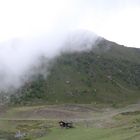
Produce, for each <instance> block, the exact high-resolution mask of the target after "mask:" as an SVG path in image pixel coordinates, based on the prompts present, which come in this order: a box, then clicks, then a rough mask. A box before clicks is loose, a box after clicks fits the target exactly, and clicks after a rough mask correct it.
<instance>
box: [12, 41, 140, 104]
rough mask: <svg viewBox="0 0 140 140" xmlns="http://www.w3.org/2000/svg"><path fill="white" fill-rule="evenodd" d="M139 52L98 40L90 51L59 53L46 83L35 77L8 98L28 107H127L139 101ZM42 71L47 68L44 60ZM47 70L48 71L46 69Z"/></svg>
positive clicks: (41, 78)
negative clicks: (41, 105)
mask: <svg viewBox="0 0 140 140" xmlns="http://www.w3.org/2000/svg"><path fill="white" fill-rule="evenodd" d="M139 60H140V49H136V48H127V47H124V46H122V45H118V44H116V43H114V42H110V41H107V40H105V39H99V40H97V41H96V43H95V44H94V45H93V46H92V49H91V50H87V51H81V52H71V53H68V52H67V53H62V54H61V56H59V57H58V58H56V59H55V60H54V62H53V66H52V67H50V70H49V71H50V74H49V75H48V77H47V79H44V78H43V76H42V75H36V76H35V78H34V80H32V81H30V82H28V83H26V84H25V85H24V86H23V87H22V88H21V89H19V90H18V91H17V95H18V96H15V95H13V96H12V97H11V101H12V102H16V103H28V102H36V101H38V102H39V101H41V102H45V103H97V102H99V103H101V102H102V103H109V104H112V105H115V104H120V103H129V102H133V101H136V100H138V99H140V61H139ZM41 65H42V66H43V67H47V66H48V65H47V61H46V63H45V60H44V62H43V64H41ZM46 69H47V68H46Z"/></svg>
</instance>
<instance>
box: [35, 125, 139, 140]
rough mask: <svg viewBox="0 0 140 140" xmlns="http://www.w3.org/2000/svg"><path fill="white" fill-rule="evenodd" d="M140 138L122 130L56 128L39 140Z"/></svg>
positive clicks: (137, 134) (134, 133) (133, 133)
mask: <svg viewBox="0 0 140 140" xmlns="http://www.w3.org/2000/svg"><path fill="white" fill-rule="evenodd" d="M133 137H136V138H137V140H139V138H140V134H139V132H137V131H134V130H124V129H122V128H112V129H111V128H106V129H103V128H83V127H77V128H74V129H68V130H66V129H60V128H55V129H53V130H52V132H51V133H49V134H48V135H47V136H45V137H43V138H39V139H37V140H56V139H57V140H94V139H95V140H126V139H133Z"/></svg>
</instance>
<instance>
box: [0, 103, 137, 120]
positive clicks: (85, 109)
mask: <svg viewBox="0 0 140 140" xmlns="http://www.w3.org/2000/svg"><path fill="white" fill-rule="evenodd" d="M134 111H140V103H138V104H132V105H128V106H126V107H123V108H118V109H115V108H111V107H104V108H101V107H95V106H92V105H47V106H35V107H17V108H11V109H9V110H7V111H6V112H5V113H3V114H2V115H1V114H0V119H1V120H6V119H7V120H71V121H76V122H78V121H94V122H111V121H112V117H113V116H116V115H117V114H120V113H125V112H134Z"/></svg>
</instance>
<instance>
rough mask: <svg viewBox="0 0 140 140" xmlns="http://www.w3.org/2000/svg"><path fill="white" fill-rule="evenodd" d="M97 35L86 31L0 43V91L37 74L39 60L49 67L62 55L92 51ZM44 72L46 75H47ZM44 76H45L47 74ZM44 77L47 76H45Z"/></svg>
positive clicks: (22, 83)
mask: <svg viewBox="0 0 140 140" xmlns="http://www.w3.org/2000/svg"><path fill="white" fill-rule="evenodd" d="M97 38H98V36H97V35H95V34H94V33H92V32H89V31H85V30H77V31H73V32H70V33H65V32H64V33H62V32H55V33H54V34H52V35H51V34H49V35H48V34H46V35H42V36H40V37H38V38H32V39H30V40H21V39H13V40H9V41H8V42H4V43H1V44H0V65H1V67H0V78H1V82H0V90H1V91H9V90H11V89H12V90H13V89H17V88H19V87H21V86H22V85H24V83H25V82H26V81H28V80H29V79H30V78H31V77H32V75H34V74H37V73H42V72H41V71H42V70H39V71H37V70H36V69H37V67H39V65H40V63H41V62H40V61H41V60H42V57H45V59H46V62H47V63H48V65H47V67H49V65H50V62H52V61H53V59H54V58H56V57H58V56H59V55H61V53H62V52H75V51H77V52H80V51H84V50H88V49H91V47H92V45H93V44H94V43H95V41H96V40H97ZM46 73H49V71H48V72H46ZM46 73H45V74H44V75H47V74H46ZM45 77H46V76H45Z"/></svg>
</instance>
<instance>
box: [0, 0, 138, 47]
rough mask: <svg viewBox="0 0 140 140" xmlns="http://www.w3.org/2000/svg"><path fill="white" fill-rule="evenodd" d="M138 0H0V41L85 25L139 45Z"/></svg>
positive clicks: (108, 36)
mask: <svg viewBox="0 0 140 140" xmlns="http://www.w3.org/2000/svg"><path fill="white" fill-rule="evenodd" d="M139 17H140V0H0V42H5V41H8V40H11V39H15V38H19V39H32V38H38V37H40V38H41V37H42V36H45V35H48V36H49V35H50V36H51V35H52V36H53V34H55V36H59V37H60V36H64V35H65V34H66V33H67V32H70V31H72V30H78V29H85V30H89V31H92V32H95V33H96V34H98V35H100V36H102V37H104V38H107V39H109V40H112V41H115V42H117V43H119V44H123V45H126V46H130V47H140V41H139V36H140V27H139V25H140V18H139Z"/></svg>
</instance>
